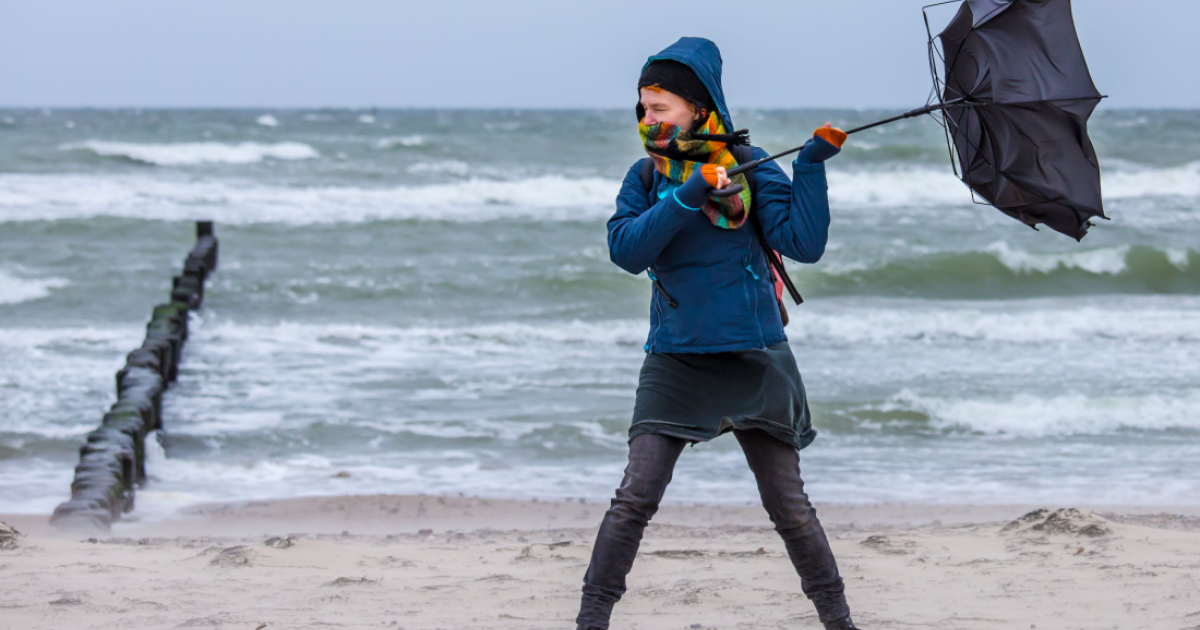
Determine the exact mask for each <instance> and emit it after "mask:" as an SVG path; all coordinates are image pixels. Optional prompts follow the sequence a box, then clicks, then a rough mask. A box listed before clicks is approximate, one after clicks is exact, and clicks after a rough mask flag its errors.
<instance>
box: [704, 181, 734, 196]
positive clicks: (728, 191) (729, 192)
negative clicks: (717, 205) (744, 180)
mask: <svg viewBox="0 0 1200 630" xmlns="http://www.w3.org/2000/svg"><path fill="white" fill-rule="evenodd" d="M740 192H742V185H741V184H734V185H732V186H726V187H724V188H722V189H720V190H714V191H712V192H711V193H709V194H710V195H711V196H713V197H732V196H734V195H736V194H738V193H740Z"/></svg>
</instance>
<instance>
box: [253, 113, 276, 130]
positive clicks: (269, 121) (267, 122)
mask: <svg viewBox="0 0 1200 630" xmlns="http://www.w3.org/2000/svg"><path fill="white" fill-rule="evenodd" d="M254 122H256V123H258V124H260V125H262V126H264V127H278V126H279V119H277V118H275V117H274V116H272V115H270V114H263V115H262V116H259V117H258V118H255V119H254Z"/></svg>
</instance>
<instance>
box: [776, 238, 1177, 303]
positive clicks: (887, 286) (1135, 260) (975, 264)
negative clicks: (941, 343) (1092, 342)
mask: <svg viewBox="0 0 1200 630" xmlns="http://www.w3.org/2000/svg"><path fill="white" fill-rule="evenodd" d="M795 275H796V276H797V277H798V278H801V279H802V280H801V282H800V283H799V284H800V288H801V290H802V291H804V290H805V289H807V291H808V292H810V293H812V294H813V295H893V296H920V297H940V298H968V299H971V298H1004V297H1030V296H1058V295H1087V294H1099V293H1167V294H1172V293H1173V294H1188V295H1195V294H1200V250H1195V249H1177V248H1156V247H1148V246H1143V245H1132V246H1131V245H1120V246H1115V247H1104V248H1097V249H1090V250H1082V251H1072V252H1062V253H1058V252H1055V253H1033V252H1027V251H1023V250H1018V249H1014V248H1012V247H1011V246H1009V245H1008V244H1007V243H1005V242H998V243H993V244H991V245H989V246H987V247H985V248H984V249H983V250H982V251H966V252H956V253H941V254H927V255H923V256H914V257H910V258H893V259H888V260H882V261H878V262H874V263H864V262H861V261H850V262H840V261H838V260H837V259H836V253H835V255H834V256H831V257H830V260H828V261H827V262H823V263H822V264H819V265H817V266H815V267H809V266H803V267H797V268H796V271H795Z"/></svg>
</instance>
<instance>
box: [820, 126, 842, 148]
mask: <svg viewBox="0 0 1200 630" xmlns="http://www.w3.org/2000/svg"><path fill="white" fill-rule="evenodd" d="M813 135H814V136H819V137H821V138H823V139H824V140H825V141H826V142H828V143H829V144H832V145H833V146H835V147H837V148H839V149H840V148H842V143H844V142H846V138H847V137H848V136H847V135H846V132H845V131H842V130H841V129H838V128H837V127H817V130H816V131H814V132H813Z"/></svg>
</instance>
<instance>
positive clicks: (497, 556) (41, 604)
mask: <svg viewBox="0 0 1200 630" xmlns="http://www.w3.org/2000/svg"><path fill="white" fill-rule="evenodd" d="M605 507H606V506H604V505H599V504H595V503H592V504H584V503H567V502H529V501H526V502H521V501H495V500H482V499H473V498H461V497H431V496H364V497H334V498H313V499H294V500H281V501H263V502H252V503H245V504H230V505H209V506H201V507H198V508H193V509H191V510H189V511H187V512H186V513H184V514H181V515H180V517H179V518H176V519H172V520H168V521H158V522H147V523H140V522H136V521H135V522H123V523H120V524H118V525H117V526H116V527H115V528H114V530H113V531H112V532H111V533H109V534H96V533H87V532H62V531H59V530H56V529H54V528H52V527H50V526H49V525H48V524H47V523H46V518H45V517H43V516H15V515H14V516H0V521H4V522H5V523H8V524H9V525H12V526H13V527H15V528H17V529H18V530H21V531H22V532H23V533H24V534H25V535H24V536H19V537H16V538H15V539H12V542H11V544H10V545H7V546H8V548H3V547H5V546H6V545H5V540H6V539H5V538H4V536H3V535H2V534H0V608H2V609H3V612H2V614H0V618H2V619H3V623H0V625H2V626H3V627H5V628H9V627H11V628H54V629H60V628H120V627H131V628H134V627H135V628H180V627H184V628H187V627H203V628H248V629H261V630H274V629H276V628H405V629H407V630H414V629H431V630H432V629H437V628H454V629H456V630H460V629H461V630H467V629H476V628H478V629H483V628H512V629H516V628H547V629H549V628H573V627H574V616H575V612H576V607H577V605H578V598H579V588H580V584H581V579H582V577H583V572H584V570H585V568H586V566H587V560H588V555H589V551H590V547H591V543H592V539H593V537H594V535H595V528H596V527H597V525H598V524H599V520H600V516H601V515H602V514H603V510H604V509H605ZM1037 507H1040V506H921V505H877V506H829V507H826V508H821V509H820V516H821V518H822V521H823V522H824V523H825V525H826V529H827V531H828V532H829V535H830V538H831V541H832V545H833V548H834V552H835V554H836V555H837V558H838V561H839V564H840V566H841V569H842V574H843V576H844V577H845V578H846V585H847V586H846V588H847V594H848V597H849V600H850V603H851V607H852V609H853V610H854V611H855V618H856V620H857V621H858V622H859V625H861V626H863V627H864V628H947V629H949V628H956V629H957V628H967V629H973V628H1022V629H1023V628H1031V627H1032V628H1053V629H1056V630H1057V629H1067V628H1079V629H1087V630H1094V629H1098V628H1121V629H1125V628H1148V629H1158V628H1162V629H1164V630H1165V629H1170V630H1181V629H1192V628H1200V506H1193V507H1138V508H1130V507H1124V508H1123V507H1120V506H1092V507H1091V508H1090V509H1089V508H1087V507H1081V509H1080V510H1078V511H1063V512H1055V511H1053V510H1051V511H1046V512H1038V513H1034V514H1033V515H1029V516H1027V517H1026V518H1024V519H1021V518H1019V517H1022V516H1023V515H1027V514H1029V513H1030V512H1031V511H1033V510H1034V509H1035V508H1037ZM1047 507H1051V508H1057V507H1059V506H1047ZM1093 510H1095V511H1094V512H1093ZM135 514H136V512H135ZM613 628H614V629H619V628H630V629H645V630H657V629H664V630H665V629H675V628H678V629H696V628H700V629H708V628H747V629H749V628H754V629H760V628H789V629H791V628H797V629H799V628H820V624H819V623H818V622H817V619H816V615H815V613H814V612H813V610H812V608H811V606H810V604H809V603H808V601H807V600H806V599H805V598H804V596H803V594H802V593H801V592H800V580H799V578H798V577H796V575H795V574H794V573H793V572H792V569H791V565H790V564H789V562H788V560H787V556H786V554H785V552H784V549H783V544H782V542H781V541H780V540H779V538H778V537H777V535H776V534H775V533H774V531H772V530H771V528H770V523H769V522H768V521H767V518H766V515H765V512H763V510H762V509H761V508H760V507H757V506H712V505H698V506H666V507H664V508H663V509H662V511H661V512H660V513H659V515H658V516H657V517H656V518H655V521H654V523H652V524H651V526H650V528H649V529H648V530H647V533H646V539H645V541H644V543H643V545H642V548H641V553H640V556H639V559H638V562H637V564H636V565H635V567H634V570H633V573H632V574H631V575H630V576H629V592H628V593H627V594H626V596H625V599H624V600H623V601H622V602H621V603H620V604H619V605H618V608H617V611H616V613H615V614H614V616H613Z"/></svg>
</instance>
